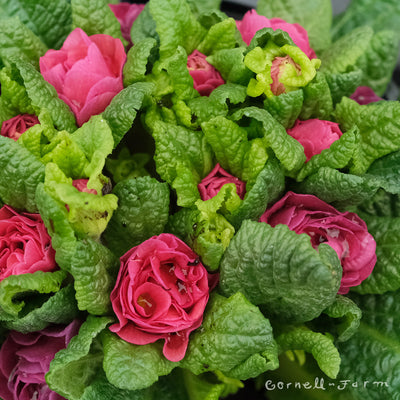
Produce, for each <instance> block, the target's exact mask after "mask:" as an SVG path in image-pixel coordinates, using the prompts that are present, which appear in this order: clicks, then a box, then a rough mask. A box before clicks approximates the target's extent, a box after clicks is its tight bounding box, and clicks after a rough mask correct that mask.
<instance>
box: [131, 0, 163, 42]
mask: <svg viewBox="0 0 400 400" xmlns="http://www.w3.org/2000/svg"><path fill="white" fill-rule="evenodd" d="M147 38H153V39H155V40H156V41H157V43H159V42H160V38H159V36H158V34H157V32H156V22H155V21H154V19H153V17H152V16H151V13H150V4H149V3H147V4H146V5H145V7H144V9H143V11H142V12H141V13H140V14H139V15H138V17H137V18H136V19H135V21H134V22H133V25H132V28H131V39H132V42H133V43H134V44H138V43H139V42H141V41H142V40H144V39H147Z"/></svg>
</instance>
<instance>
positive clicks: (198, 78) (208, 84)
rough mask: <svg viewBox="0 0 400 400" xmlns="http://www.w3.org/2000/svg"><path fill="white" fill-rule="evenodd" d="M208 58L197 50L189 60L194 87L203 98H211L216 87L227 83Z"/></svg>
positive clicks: (188, 64)
mask: <svg viewBox="0 0 400 400" xmlns="http://www.w3.org/2000/svg"><path fill="white" fill-rule="evenodd" d="M206 58H207V57H206V56H205V55H204V54H202V53H200V52H199V51H198V50H195V51H194V52H193V53H192V54H190V55H189V57H188V60H187V67H188V69H189V74H190V76H191V77H192V78H193V86H194V88H195V89H196V90H197V91H198V92H199V93H200V94H201V95H202V96H209V95H210V93H211V92H212V91H213V90H214V89H215V88H216V87H218V86H220V85H223V84H224V83H225V81H224V80H223V79H222V77H221V75H220V73H219V72H218V71H217V70H216V69H215V68H214V67H213V66H212V65H211V64H210V63H208V62H207V60H206Z"/></svg>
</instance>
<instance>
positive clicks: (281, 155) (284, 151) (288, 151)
mask: <svg viewBox="0 0 400 400" xmlns="http://www.w3.org/2000/svg"><path fill="white" fill-rule="evenodd" d="M243 117H247V118H251V119H253V120H254V121H256V123H257V125H258V127H259V128H258V130H259V131H260V132H261V135H262V136H263V137H264V141H265V143H266V145H267V146H268V147H270V148H271V149H272V150H273V152H274V153H275V155H276V158H277V159H278V160H279V161H280V162H281V163H282V165H283V167H284V168H285V169H286V170H288V171H293V170H297V169H298V168H300V166H301V165H302V164H303V163H304V160H305V155H304V149H303V146H302V145H301V144H300V143H299V142H298V141H297V140H295V139H293V138H292V137H291V136H290V135H288V134H287V133H286V130H285V128H284V127H283V126H282V125H281V124H279V123H278V122H277V121H276V120H275V119H274V118H272V116H271V115H270V114H269V113H268V111H266V110H262V109H259V108H256V107H248V108H242V109H241V110H238V111H237V112H236V113H235V114H234V115H233V116H232V118H233V119H234V120H236V121H238V120H240V119H241V118H243ZM249 168H250V166H249ZM245 180H248V179H245Z"/></svg>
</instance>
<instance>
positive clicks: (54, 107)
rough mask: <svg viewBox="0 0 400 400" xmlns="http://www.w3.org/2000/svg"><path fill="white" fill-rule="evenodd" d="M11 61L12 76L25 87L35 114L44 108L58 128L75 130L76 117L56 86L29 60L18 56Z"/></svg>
mask: <svg viewBox="0 0 400 400" xmlns="http://www.w3.org/2000/svg"><path fill="white" fill-rule="evenodd" d="M9 62H10V64H11V77H12V78H13V80H16V81H17V82H18V84H19V85H21V86H23V87H25V91H26V95H27V97H28V98H29V100H30V106H31V108H32V109H33V110H34V111H35V114H37V115H38V114H39V112H40V111H41V110H42V109H46V110H47V111H48V112H49V113H50V116H51V119H52V120H53V122H54V125H55V127H56V128H57V129H59V130H66V131H69V132H73V131H74V130H75V129H76V124H75V117H74V115H73V114H72V112H71V110H70V109H69V107H68V106H67V105H66V104H65V103H64V102H63V101H62V100H61V99H60V98H59V97H58V95H57V92H56V90H55V89H54V87H53V86H52V85H50V83H48V82H46V81H45V80H44V78H43V76H42V75H41V74H40V72H38V71H36V69H35V67H34V66H33V65H32V64H30V63H29V62H27V61H25V60H23V59H18V58H13V59H10V60H9ZM21 94H22V93H21ZM21 94H20V96H21ZM20 111H22V110H20Z"/></svg>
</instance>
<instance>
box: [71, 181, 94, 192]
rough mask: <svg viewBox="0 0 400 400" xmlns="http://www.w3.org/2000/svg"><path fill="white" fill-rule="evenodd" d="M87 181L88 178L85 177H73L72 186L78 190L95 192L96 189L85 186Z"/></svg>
mask: <svg viewBox="0 0 400 400" xmlns="http://www.w3.org/2000/svg"><path fill="white" fill-rule="evenodd" d="M88 182H89V179H86V178H83V179H75V180H73V181H72V186H73V187H75V188H76V189H78V190H79V191H80V192H85V193H92V194H97V190H96V189H89V188H88V187H87V184H88Z"/></svg>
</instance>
